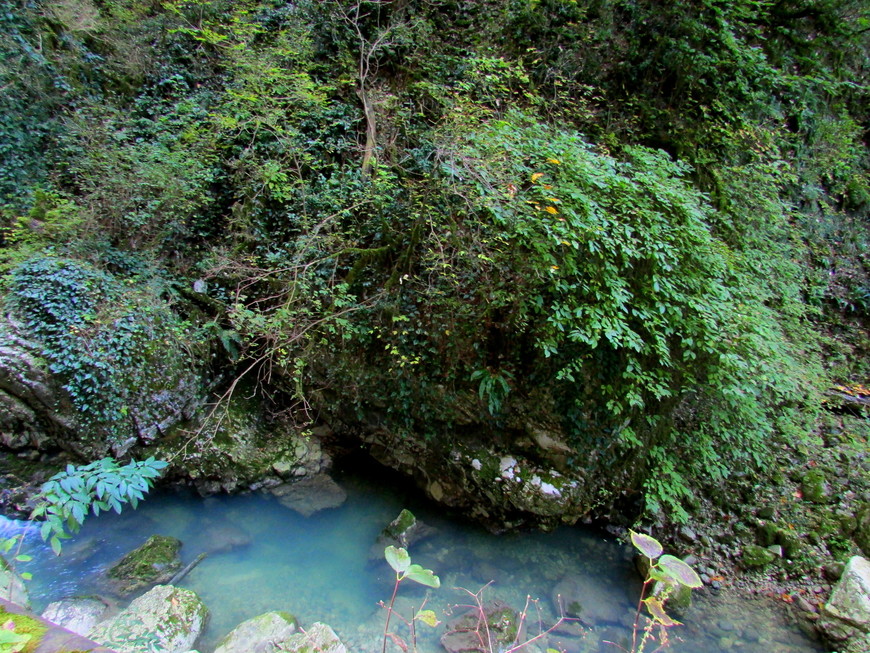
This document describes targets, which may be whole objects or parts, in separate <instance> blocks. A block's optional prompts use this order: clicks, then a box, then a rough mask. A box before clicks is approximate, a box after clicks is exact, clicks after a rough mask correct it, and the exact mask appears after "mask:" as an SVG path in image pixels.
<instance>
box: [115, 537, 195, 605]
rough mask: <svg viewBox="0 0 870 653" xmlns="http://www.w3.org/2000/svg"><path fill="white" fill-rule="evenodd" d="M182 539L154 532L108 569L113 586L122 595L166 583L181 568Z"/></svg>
mask: <svg viewBox="0 0 870 653" xmlns="http://www.w3.org/2000/svg"><path fill="white" fill-rule="evenodd" d="M180 549H181V541H180V540H179V539H177V538H175V537H169V536H166V535H152V536H151V537H149V538H148V540H147V541H146V542H145V544H143V545H142V546H140V547H139V548H138V549H135V550H134V551H131V552H130V553H128V554H127V555H125V556H124V557H123V558H121V560H120V561H119V562H118V563H117V564H115V565H114V566H113V567H111V568H110V569H109V571H108V576H109V579H110V581H111V583H112V587H113V588H114V589H115V590H116V591H117V592H118V594H120V595H122V596H126V595H128V594H132V593H133V592H135V591H136V590H139V589H142V588H143V587H148V586H149V585H155V584H157V583H165V582H166V581H168V580H170V579H171V578H172V577H173V576H174V575H175V573H176V572H177V571H178V570H179V569H181V556H180V555H179V550H180Z"/></svg>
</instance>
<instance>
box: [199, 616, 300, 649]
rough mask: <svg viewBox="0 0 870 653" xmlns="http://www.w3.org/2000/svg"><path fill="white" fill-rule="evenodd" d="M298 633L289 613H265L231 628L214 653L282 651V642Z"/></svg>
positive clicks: (296, 623) (294, 620)
mask: <svg viewBox="0 0 870 653" xmlns="http://www.w3.org/2000/svg"><path fill="white" fill-rule="evenodd" d="M298 632H299V623H298V622H297V621H296V617H294V616H293V615H292V614H290V613H289V612H267V613H266V614H261V615H260V616H258V617H254V618H253V619H248V620H247V621H244V622H242V623H240V624H239V625H238V626H236V627H235V628H233V629H232V631H230V633H229V634H228V635H226V636H225V637H224V638H223V639H221V640H220V641H219V642H218V645H217V648H215V650H214V653H274V652H275V651H284V650H286V648H284V642H285V641H286V640H287V639H289V638H290V637H291V636H292V635H295V634H296V633H298Z"/></svg>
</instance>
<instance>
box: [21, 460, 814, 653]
mask: <svg viewBox="0 0 870 653" xmlns="http://www.w3.org/2000/svg"><path fill="white" fill-rule="evenodd" d="M382 478H383V476H382V475H381V480H378V479H374V478H365V477H364V476H361V475H359V474H350V473H348V474H343V475H339V476H338V480H339V482H340V483H341V485H342V486H343V487H344V488H345V489H346V490H347V492H348V500H347V502H346V503H345V504H344V505H343V506H342V507H341V508H338V509H334V510H328V511H323V512H320V513H317V514H315V515H313V516H311V517H308V518H303V517H302V516H300V515H299V514H297V513H295V512H293V511H291V510H289V509H287V508H285V507H283V506H281V505H280V504H279V503H278V502H277V501H276V500H274V499H272V498H270V497H267V496H262V495H248V496H234V497H212V498H208V499H200V498H198V497H195V496H185V495H177V494H176V495H169V494H162V495H155V496H152V497H149V498H148V500H147V501H145V502H144V503H143V504H141V506H140V508H139V509H138V510H136V511H125V512H124V513H123V514H122V515H114V514H110V515H105V516H100V517H99V518H92V519H90V520H89V521H88V522H87V523H86V524H85V527H84V528H83V529H82V532H81V533H80V534H79V535H78V536H76V537H75V538H74V539H73V540H71V541H69V542H67V543H66V544H65V547H64V554H63V556H62V557H61V558H60V559H55V558H54V557H53V556H52V555H51V553H50V552H49V551H47V550H46V549H45V548H44V547H41V546H38V538H37V537H36V535H35V533H33V534H32V535H31V536H30V537H29V538H28V539H29V541H30V542H31V543H33V547H32V548H33V551H32V553H33V554H34V555H35V557H36V558H37V560H36V562H35V563H34V566H33V569H34V580H33V581H32V583H31V593H32V596H33V603H34V607H35V608H36V609H37V610H40V609H42V608H44V607H45V605H46V604H47V603H48V602H50V601H53V600H57V599H59V598H61V597H63V596H68V595H76V594H88V593H100V592H102V591H105V588H104V586H103V585H102V583H101V581H100V579H101V574H102V572H103V571H104V570H105V569H106V568H107V567H108V566H109V565H110V564H111V563H112V562H114V561H116V560H117V559H118V558H120V557H121V556H122V555H124V554H125V553H126V552H128V551H129V550H131V549H133V548H135V547H137V546H139V545H141V544H142V543H143V542H144V541H145V539H147V537H148V536H150V535H152V534H155V533H159V534H163V535H172V536H175V537H177V538H179V539H180V540H181V541H182V542H183V543H184V546H183V548H182V558H183V562H184V563H185V564H186V563H187V562H189V561H191V560H193V559H194V558H195V557H196V556H197V555H198V554H200V553H201V552H207V553H208V557H206V558H205V560H204V561H203V562H201V563H200V564H199V565H198V566H197V567H196V568H195V569H193V571H192V572H191V573H190V574H189V575H188V576H187V577H186V578H185V579H184V580H183V581H182V583H180V584H181V585H182V586H184V587H189V588H190V589H193V590H195V591H196V592H197V593H198V594H199V595H200V596H201V597H202V599H203V600H204V601H205V603H206V605H208V606H209V609H210V610H211V619H210V623H209V627H208V630H207V632H206V633H205V636H204V638H203V639H202V640H201V641H200V643H199V646H198V648H199V650H200V651H202V652H203V653H207V652H208V651H210V650H212V648H213V647H214V645H215V643H216V642H217V640H218V639H220V637H222V636H223V635H224V634H226V633H227V632H228V631H229V630H231V629H232V628H233V627H234V626H236V625H237V624H238V623H240V622H241V621H243V620H245V619H248V618H250V617H253V616H256V615H258V614H261V613H263V612H267V611H270V610H286V611H289V612H292V613H293V614H295V615H296V616H297V617H298V618H299V619H300V621H301V622H302V624H303V625H304V624H310V623H313V622H314V621H323V622H326V623H328V624H330V625H331V626H332V627H333V628H334V629H335V630H336V632H337V633H338V634H339V636H340V637H341V638H342V640H343V641H345V642H346V643H347V645H348V649H349V650H351V651H360V652H368V651H372V652H374V651H380V650H381V634H382V630H383V620H384V616H385V615H384V610H383V608H381V607H379V605H378V603H379V601H381V600H388V599H389V596H390V593H391V590H392V582H393V578H394V576H393V573H392V571H391V570H390V569H389V567H388V566H387V564H386V563H385V562H384V561H383V559H382V557H380V556H379V555H377V553H376V554H375V556H374V558H373V557H372V556H371V554H372V544H373V542H374V541H375V539H376V537H377V535H378V533H379V531H380V529H382V528H383V527H384V526H385V525H386V524H387V523H389V522H390V521H391V520H392V519H393V518H394V517H395V516H396V515H397V514H398V513H399V511H400V510H401V509H402V508H405V507H408V508H410V509H411V510H413V511H414V512H415V513H416V514H417V516H418V518H420V519H423V520H424V521H426V522H427V523H428V524H429V525H431V526H433V527H434V528H435V529H436V532H435V534H434V535H433V536H431V537H429V538H428V539H426V540H424V541H422V542H419V543H418V544H416V545H414V546H412V547H411V555H412V557H413V559H414V561H415V562H419V563H420V564H422V565H423V566H425V567H428V568H431V569H434V570H435V571H436V573H438V575H439V576H440V577H441V581H442V586H441V589H439V590H428V589H427V588H424V587H422V586H420V585H413V584H411V583H408V584H405V585H403V586H402V588H401V589H400V593H399V600H398V602H397V605H398V608H399V610H400V611H401V612H400V614H402V615H410V614H412V613H413V609H414V608H416V607H418V606H419V605H420V604H421V603H422V602H423V601H424V599H425V600H426V601H427V606H426V607H427V608H430V609H433V610H434V611H435V612H436V614H437V615H438V616H439V619H441V620H442V621H449V620H450V619H451V618H453V616H454V615H456V614H458V613H461V612H462V611H463V610H464V609H465V608H463V607H461V606H463V605H470V604H472V603H473V602H474V601H473V598H472V596H471V595H470V594H469V593H468V592H471V593H476V592H478V591H479V590H480V588H482V587H484V586H486V589H485V590H484V597H485V599H486V600H500V601H503V602H505V603H506V604H508V605H510V606H512V607H513V608H515V609H517V610H519V609H522V608H523V607H524V606H528V610H527V615H528V616H527V618H526V628H527V629H526V636H527V637H530V636H532V635H534V634H536V633H537V632H538V629H539V628H541V627H544V628H547V627H549V626H550V625H552V624H553V623H554V622H555V621H556V620H557V619H558V609H559V608H558V605H559V600H560V599H559V597H561V601H562V605H566V604H575V605H571V609H572V610H578V608H579V612H580V614H581V621H579V622H570V623H566V624H563V625H562V626H561V627H560V628H559V629H558V630H557V632H554V633H552V634H551V636H550V637H549V638H548V639H547V640H540V641H538V642H536V644H537V645H538V650H539V651H543V650H545V649H546V648H547V646H552V647H554V648H557V649H558V650H564V651H568V652H570V653H592V652H598V651H602V652H604V651H608V652H612V651H618V650H619V649H618V648H617V647H615V646H614V645H612V644H607V643H605V641H613V642H617V643H621V644H622V645H627V643H628V641H629V638H630V634H631V624H632V623H633V621H634V613H635V608H636V600H637V595H638V591H639V589H640V581H639V579H638V578H637V575H636V574H635V572H634V571H633V565H632V553H631V551H630V550H629V548H628V547H625V546H621V545H619V544H618V543H616V542H613V541H610V540H608V539H606V538H604V537H602V536H601V534H599V533H596V532H592V531H588V530H582V529H577V528H564V529H561V530H559V531H557V532H555V533H550V534H542V533H529V534H513V535H502V536H493V535H490V534H488V533H486V532H483V531H481V530H479V529H477V528H475V527H473V526H472V525H468V524H464V523H461V522H459V521H456V520H450V519H447V518H445V517H444V516H443V515H440V514H438V513H437V512H436V511H435V510H434V509H433V506H431V505H428V504H426V503H424V502H422V501H421V500H420V498H419V497H417V496H416V495H415V494H414V493H413V492H411V491H409V490H407V488H403V487H402V486H401V485H393V484H391V485H388V486H385V485H383V483H382ZM8 528H9V529H14V527H8ZM462 588H464V589H462ZM466 590H467V591H466ZM682 619H683V621H684V622H685V624H686V625H685V626H683V627H680V628H678V629H675V630H674V631H672V632H673V636H675V637H679V638H681V639H682V640H683V641H682V642H676V643H675V644H674V646H673V648H672V649H671V650H674V651H685V652H689V651H693V652H694V651H710V652H714V653H715V652H717V651H759V652H761V651H763V652H764V653H785V652H786V651H788V652H801V651H820V650H822V649H821V648H819V647H817V646H816V645H814V644H813V643H812V642H811V641H810V640H809V639H808V638H806V637H805V636H804V635H803V634H802V633H801V632H800V631H799V630H798V629H797V628H796V627H795V626H794V625H789V624H787V623H784V622H783V620H784V616H783V614H782V612H781V610H774V609H773V608H771V607H769V606H767V605H766V604H763V603H761V602H760V601H749V602H747V601H734V600H730V599H727V598H723V597H721V596H720V597H711V596H709V595H708V594H705V592H703V591H702V592H700V593H699V594H698V595H697V596H696V599H695V602H694V605H693V607H692V608H691V609H690V610H689V611H688V612H687V613H686V614H685V615H683V616H682ZM395 625H396V629H397V631H399V632H400V633H401V632H402V631H403V630H404V627H403V626H402V624H401V623H397V624H395ZM443 629H444V626H443V625H442V626H440V627H439V628H438V629H435V630H434V631H433V630H430V629H429V628H428V627H426V626H421V627H420V631H419V637H418V647H419V650H420V651H421V653H429V652H433V653H434V652H435V651H442V650H443V649H442V648H441V646H440V644H439V642H438V637H440V635H441V633H442V632H443Z"/></svg>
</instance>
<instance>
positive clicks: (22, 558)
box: [15, 553, 33, 562]
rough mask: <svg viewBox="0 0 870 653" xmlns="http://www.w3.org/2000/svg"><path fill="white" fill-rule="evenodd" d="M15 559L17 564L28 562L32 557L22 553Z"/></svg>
mask: <svg viewBox="0 0 870 653" xmlns="http://www.w3.org/2000/svg"><path fill="white" fill-rule="evenodd" d="M15 559H16V560H17V561H18V562H30V561H31V560H33V557H32V556H29V555H25V554H24V553H22V554H21V555H17V556H15Z"/></svg>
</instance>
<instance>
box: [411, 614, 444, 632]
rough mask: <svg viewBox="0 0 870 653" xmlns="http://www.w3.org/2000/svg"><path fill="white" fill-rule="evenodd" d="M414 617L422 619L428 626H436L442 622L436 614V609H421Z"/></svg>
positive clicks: (418, 619)
mask: <svg viewBox="0 0 870 653" xmlns="http://www.w3.org/2000/svg"><path fill="white" fill-rule="evenodd" d="M414 619H416V620H417V621H422V622H423V623H424V624H426V625H427V626H431V627H432V628H435V627H436V626H437V625H438V624H440V623H441V622H440V621H438V617H436V616H435V611H434V610H420V611H419V612H418V613H417V614H416V615H414Z"/></svg>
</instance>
